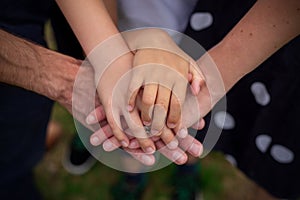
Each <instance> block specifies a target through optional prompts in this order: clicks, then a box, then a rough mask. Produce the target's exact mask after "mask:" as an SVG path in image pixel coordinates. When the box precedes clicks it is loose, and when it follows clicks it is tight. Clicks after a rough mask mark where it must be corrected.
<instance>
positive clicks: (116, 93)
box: [87, 29, 211, 165]
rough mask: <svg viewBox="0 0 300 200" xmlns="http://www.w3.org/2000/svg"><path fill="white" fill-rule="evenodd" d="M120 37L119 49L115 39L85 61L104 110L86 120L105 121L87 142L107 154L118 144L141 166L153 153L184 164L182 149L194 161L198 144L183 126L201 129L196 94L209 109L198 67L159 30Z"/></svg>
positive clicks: (151, 162) (201, 123)
mask: <svg viewBox="0 0 300 200" xmlns="http://www.w3.org/2000/svg"><path fill="white" fill-rule="evenodd" d="M150 36H151V37H150ZM122 38H124V39H125V41H126V44H125V43H124V44H123V45H120V44H121V42H120V41H122V40H121V37H120V36H116V37H115V38H112V39H111V41H106V42H104V43H102V44H100V45H99V47H97V48H96V50H94V51H93V53H92V54H91V55H90V56H89V57H88V59H89V61H90V62H91V64H92V65H93V67H94V69H95V83H96V85H98V86H97V92H98V96H99V99H100V101H101V103H102V105H103V107H98V108H96V109H95V110H94V111H93V112H92V113H91V114H90V115H89V116H88V117H87V122H88V123H89V124H94V123H97V122H99V121H102V120H104V119H106V120H107V123H108V124H105V125H104V126H103V125H102V129H99V130H98V131H96V132H95V133H94V134H93V135H92V136H91V140H90V141H91V143H92V144H93V145H95V146H97V145H100V144H102V143H103V147H104V149H105V150H106V151H113V150H115V149H116V148H118V147H120V146H122V147H123V149H125V150H126V151H127V152H128V153H130V154H131V155H133V156H134V157H135V158H137V159H138V160H140V161H141V162H142V163H144V164H146V165H152V164H153V163H154V161H155V160H154V157H153V156H152V154H153V153H154V152H155V150H156V149H158V150H159V151H160V152H161V153H162V154H164V155H165V156H166V157H167V158H169V159H170V160H172V161H174V162H175V163H177V164H183V163H185V162H186V161H187V155H186V153H185V151H187V152H188V153H190V154H191V155H193V156H195V157H199V156H200V154H201V153H202V145H201V144H200V142H198V141H197V140H195V139H194V138H193V137H192V136H190V135H188V133H187V127H191V126H193V125H195V127H196V128H197V129H201V128H203V126H204V121H203V120H201V116H200V111H199V109H202V108H200V105H198V101H197V97H196V95H198V96H199V95H201V94H202V95H203V94H204V93H205V95H204V98H203V99H204V100H205V101H207V102H208V103H206V104H204V105H205V106H206V107H209V109H210V107H211V103H210V102H211V101H210V98H205V97H207V96H209V93H207V88H205V87H206V86H205V84H204V76H203V75H202V73H201V70H200V69H199V67H198V65H197V64H196V62H195V61H193V59H191V58H190V57H189V56H188V55H186V54H185V53H184V52H183V51H182V50H180V49H179V48H178V47H177V45H176V44H175V43H174V42H173V41H172V39H171V38H170V37H169V36H168V35H167V34H166V33H164V32H162V31H160V30H156V29H150V30H142V31H137V32H128V33H125V34H123V35H122ZM153 38H158V39H159V40H160V41H164V43H161V42H157V41H159V40H157V39H153ZM153 41H155V42H153ZM114 44H118V45H114ZM120 46H121V48H120ZM114 47H115V48H116V47H118V49H115V48H114ZM128 47H129V49H128ZM99 55H101V56H99ZM200 88H201V89H200ZM202 90H203V92H202ZM201 92H202V93H201ZM209 109H206V110H209ZM202 116H203V115H202ZM146 129H147V130H146Z"/></svg>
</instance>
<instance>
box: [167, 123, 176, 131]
mask: <svg viewBox="0 0 300 200" xmlns="http://www.w3.org/2000/svg"><path fill="white" fill-rule="evenodd" d="M167 126H168V127H169V128H170V129H173V128H175V127H176V124H175V123H172V122H168V123H167Z"/></svg>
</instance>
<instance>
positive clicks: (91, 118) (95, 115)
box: [86, 106, 106, 125]
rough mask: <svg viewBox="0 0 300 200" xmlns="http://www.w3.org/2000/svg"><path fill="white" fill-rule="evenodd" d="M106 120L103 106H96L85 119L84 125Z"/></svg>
mask: <svg viewBox="0 0 300 200" xmlns="http://www.w3.org/2000/svg"><path fill="white" fill-rule="evenodd" d="M105 118H106V116H105V112H104V108H103V106H98V107H97V108H96V109H95V110H93V111H92V112H91V113H90V114H89V115H88V116H87V118H86V123H87V124H89V125H92V124H95V123H97V122H100V121H102V120H104V119H105Z"/></svg>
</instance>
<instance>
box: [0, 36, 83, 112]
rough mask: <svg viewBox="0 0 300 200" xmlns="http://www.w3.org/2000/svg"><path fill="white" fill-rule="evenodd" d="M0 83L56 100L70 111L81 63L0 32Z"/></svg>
mask: <svg viewBox="0 0 300 200" xmlns="http://www.w3.org/2000/svg"><path fill="white" fill-rule="evenodd" d="M0 44H1V45H0V65H1V68H0V81H1V82H4V83H7V84H11V85H16V86H19V87H22V88H24V89H27V90H30V91H34V92H36V93H38V94H41V95H44V96H47V97H48V98H50V99H52V100H56V101H58V102H60V103H61V104H62V105H64V106H65V107H66V108H67V109H68V110H69V111H71V104H70V103H71V102H70V100H71V95H72V87H73V82H74V79H75V76H76V73H77V71H78V68H79V66H80V64H81V61H79V60H76V59H74V58H71V57H68V56H64V55H62V54H59V53H56V52H54V51H51V50H48V49H46V48H43V47H41V46H39V45H36V44H33V43H31V42H28V41H26V40H23V39H21V38H19V37H16V36H14V35H12V34H9V33H7V32H5V31H3V30H0Z"/></svg>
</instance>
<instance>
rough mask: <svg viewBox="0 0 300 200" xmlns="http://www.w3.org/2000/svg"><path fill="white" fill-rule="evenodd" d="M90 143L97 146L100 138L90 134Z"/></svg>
mask: <svg viewBox="0 0 300 200" xmlns="http://www.w3.org/2000/svg"><path fill="white" fill-rule="evenodd" d="M91 144H92V145H94V146H98V145H99V144H100V140H99V138H98V136H96V135H94V136H92V138H91Z"/></svg>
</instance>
